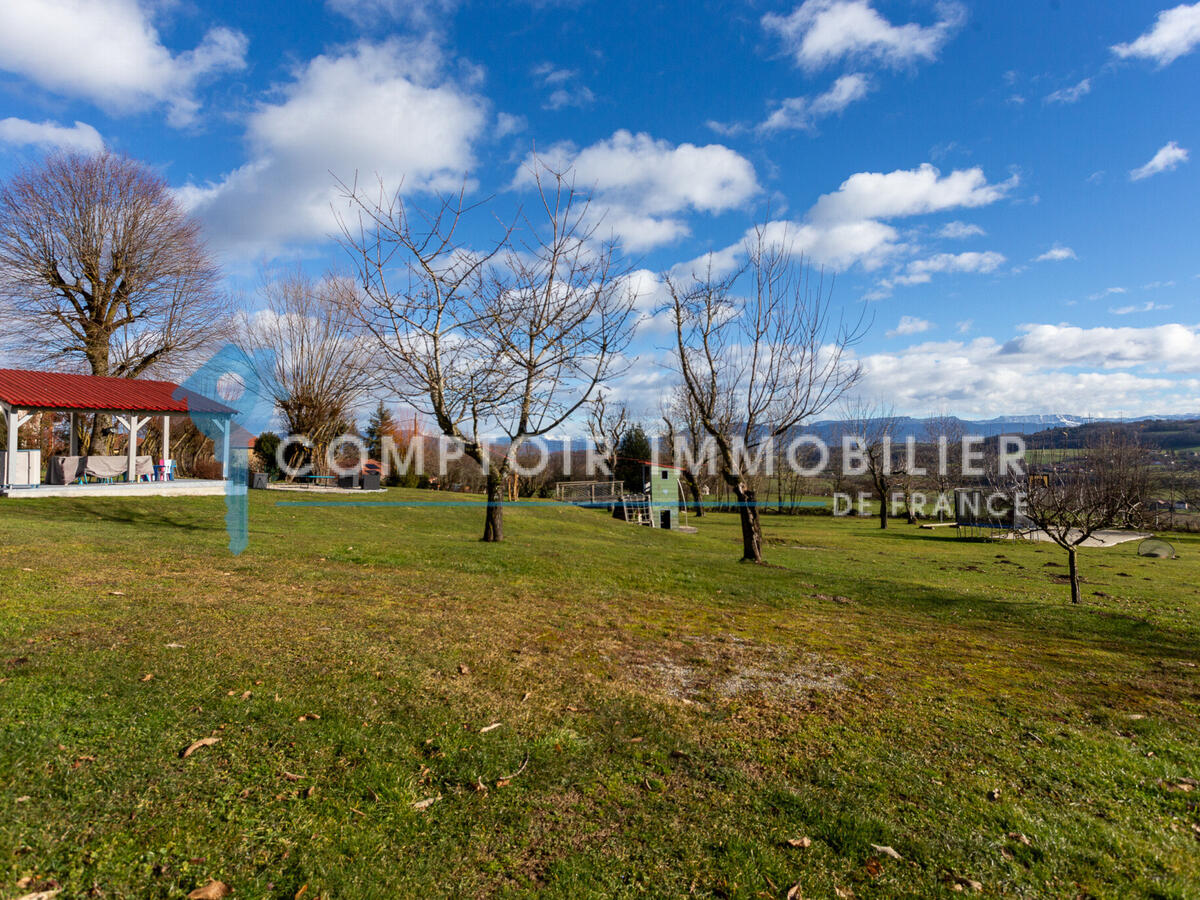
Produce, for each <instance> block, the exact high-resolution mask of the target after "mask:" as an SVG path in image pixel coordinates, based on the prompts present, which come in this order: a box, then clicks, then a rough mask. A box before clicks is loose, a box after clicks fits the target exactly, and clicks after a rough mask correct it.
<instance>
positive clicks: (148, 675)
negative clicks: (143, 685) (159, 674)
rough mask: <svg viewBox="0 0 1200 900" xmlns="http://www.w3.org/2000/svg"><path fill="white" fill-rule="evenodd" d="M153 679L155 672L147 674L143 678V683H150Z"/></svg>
mask: <svg viewBox="0 0 1200 900" xmlns="http://www.w3.org/2000/svg"><path fill="white" fill-rule="evenodd" d="M153 677H154V673H153V672H147V673H146V674H145V675H143V676H142V681H149V680H150V679H151V678H153Z"/></svg>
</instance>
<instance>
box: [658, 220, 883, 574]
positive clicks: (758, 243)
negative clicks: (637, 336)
mask: <svg viewBox="0 0 1200 900" xmlns="http://www.w3.org/2000/svg"><path fill="white" fill-rule="evenodd" d="M746 256H747V260H746V263H745V265H744V266H742V267H741V268H739V269H737V270H735V271H734V272H732V273H731V274H729V275H725V276H720V275H718V274H717V273H716V272H715V271H714V268H713V261H712V257H711V256H710V257H709V261H708V266H707V269H706V270H705V271H703V272H700V273H698V274H693V276H692V278H691V279H690V280H689V281H686V282H685V281H682V280H680V279H678V278H675V277H673V276H671V275H665V276H664V281H665V282H666V285H667V290H668V294H669V297H670V300H669V301H668V307H669V312H670V315H671V321H672V325H673V327H674V331H675V344H676V347H675V349H676V365H677V368H678V370H679V374H680V376H681V379H682V383H683V385H684V387H685V389H686V390H687V392H688V394H689V395H690V396H691V398H692V401H693V402H694V403H695V405H696V411H697V414H698V417H699V420H700V424H701V426H702V427H703V428H704V430H705V432H706V433H707V434H709V435H710V436H711V437H712V438H713V441H714V443H715V445H716V452H717V461H718V466H719V468H720V474H721V477H722V479H723V480H724V482H725V483H726V484H727V485H728V486H729V487H730V489H731V490H732V491H733V492H734V495H735V496H736V497H737V502H738V510H739V513H740V516H741V524H742V559H743V560H744V561H750V562H761V561H762V526H761V523H760V519H759V508H758V495H757V488H756V486H755V482H754V478H753V475H754V473H753V472H752V471H750V469H749V467H748V466H747V464H746V462H747V461H746V459H745V456H746V453H747V452H749V451H750V450H752V449H754V448H756V447H758V446H759V445H760V444H761V443H762V442H764V441H768V440H774V439H775V438H777V437H779V436H781V435H786V434H788V433H789V432H791V431H792V430H793V429H794V428H796V426H798V425H799V424H801V423H802V422H804V421H806V420H807V419H809V418H810V417H812V416H814V415H817V414H819V413H821V412H823V411H824V410H826V409H828V408H829V407H830V406H831V405H833V404H834V403H836V402H837V401H838V400H839V399H840V398H841V397H842V396H843V395H844V394H845V392H846V391H847V390H849V389H850V388H851V387H852V386H853V385H854V384H855V383H856V382H857V381H858V379H859V377H860V371H861V370H860V368H859V366H858V365H857V364H856V363H854V362H853V361H852V360H851V359H850V356H849V350H850V348H851V347H852V346H853V345H854V344H855V343H856V342H857V341H858V339H859V338H860V337H861V335H862V333H863V319H862V318H861V317H859V318H858V319H857V321H854V322H847V321H846V320H845V319H843V318H838V317H835V316H834V306H833V302H832V283H831V284H830V285H829V286H828V287H826V285H825V281H824V278H823V276H822V275H821V274H818V275H817V276H816V277H815V279H814V277H813V273H812V270H811V268H810V267H809V266H808V265H806V264H805V262H804V259H803V258H802V257H797V256H794V255H793V253H792V252H791V250H790V249H789V247H788V236H787V235H786V234H784V235H783V236H782V239H780V240H775V239H772V238H771V237H770V236H769V235H768V231H767V228H766V226H760V227H758V228H756V229H755V231H754V234H753V235H752V236H751V237H750V238H749V239H748V240H747V242H746ZM743 275H745V276H747V281H748V282H749V283H748V285H747V287H748V292H747V294H748V295H747V296H745V297H741V296H738V295H737V294H736V293H735V288H736V286H737V285H738V283H739V282H740V280H741V277H742V276H743Z"/></svg>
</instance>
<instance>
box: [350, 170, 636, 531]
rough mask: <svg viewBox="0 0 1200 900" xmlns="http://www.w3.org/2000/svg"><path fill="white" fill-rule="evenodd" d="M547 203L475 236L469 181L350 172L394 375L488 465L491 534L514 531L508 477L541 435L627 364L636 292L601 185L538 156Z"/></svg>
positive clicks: (376, 320) (355, 251) (540, 191)
mask: <svg viewBox="0 0 1200 900" xmlns="http://www.w3.org/2000/svg"><path fill="white" fill-rule="evenodd" d="M533 176H534V179H533V180H534V183H535V185H536V204H535V206H536V211H535V212H534V213H532V214H522V215H520V216H519V217H518V219H517V221H516V223H515V225H513V226H511V227H506V228H503V229H502V232H501V234H500V235H499V237H498V238H497V239H496V240H495V242H494V243H492V244H491V245H489V246H488V247H487V248H486V249H484V250H482V251H478V250H473V249H471V248H470V247H468V245H467V244H466V243H465V240H464V238H463V237H462V234H461V232H462V228H463V226H464V225H465V219H466V218H467V217H469V216H470V214H471V213H473V212H474V211H476V210H478V209H480V208H481V207H480V206H479V205H475V206H471V205H468V204H467V203H465V202H464V192H460V193H459V195H458V196H457V197H452V198H445V199H443V201H442V202H441V203H440V204H439V205H438V206H437V207H436V208H435V209H434V210H433V211H431V212H428V213H426V212H422V211H419V210H413V209H410V208H409V206H408V205H407V204H406V203H405V202H404V200H403V199H402V198H401V196H400V194H399V193H398V192H397V193H388V192H387V191H386V190H385V189H384V188H383V186H380V189H379V191H378V192H377V193H376V192H374V191H372V192H370V193H363V192H362V191H360V190H359V189H358V188H357V186H356V185H350V186H344V187H345V193H346V196H347V198H348V199H349V200H350V201H351V203H352V205H353V207H354V208H355V209H356V211H357V217H356V218H355V220H354V221H353V222H350V221H346V220H343V221H342V233H343V242H344V245H345V247H346V248H347V250H348V251H349V253H350V256H351V258H352V259H353V260H354V264H355V266H356V267H357V269H358V274H359V277H360V279H361V281H362V288H363V293H364V300H365V302H364V303H363V304H362V305H361V306H360V307H359V316H360V321H361V324H362V326H363V327H364V329H365V331H366V333H367V334H368V335H369V336H370V338H371V339H372V342H373V344H372V345H373V349H374V350H375V351H376V352H377V354H378V357H377V358H378V363H379V365H380V367H381V370H382V371H383V372H384V373H385V375H386V376H387V379H388V383H389V386H390V387H391V389H392V390H393V391H394V392H395V393H396V394H398V395H399V396H400V397H401V399H403V400H404V401H406V402H407V403H409V404H411V405H413V406H414V407H416V408H418V409H419V410H421V411H422V412H425V413H427V414H428V415H429V416H430V417H431V418H432V419H433V421H435V422H436V423H437V426H438V428H439V429H440V430H441V432H442V434H443V435H445V436H446V437H449V438H452V439H453V440H455V441H457V442H458V443H459V444H461V446H462V448H463V452H464V453H465V454H466V456H468V457H470V458H471V459H472V460H474V461H475V462H476V463H477V464H478V465H479V466H480V467H481V469H482V470H483V471H484V473H485V475H486V490H487V508H486V515H485V522H484V531H483V540H485V541H499V540H502V539H503V536H504V526H503V522H504V520H503V498H502V486H503V484H504V480H505V478H506V477H507V476H508V473H509V472H510V471H511V470H512V468H513V464H514V462H515V461H516V459H517V456H518V454H519V452H520V450H521V448H522V446H524V445H525V444H526V443H527V442H528V441H529V440H530V439H532V438H535V437H538V436H540V435H544V434H547V433H549V432H551V431H554V430H556V429H558V428H559V427H560V426H562V425H563V424H564V423H565V422H566V421H567V420H568V419H570V418H571V417H572V416H573V415H575V413H576V412H577V411H578V410H579V409H580V408H581V407H583V405H584V404H585V403H586V402H587V400H588V398H589V397H590V396H591V395H592V393H593V392H594V391H595V390H596V389H597V388H598V387H599V386H600V385H601V384H602V383H603V382H604V381H605V379H606V378H608V377H610V376H611V375H613V374H614V373H615V367H616V366H618V365H619V364H620V361H621V358H622V356H621V353H622V351H623V350H624V348H625V347H626V346H627V344H628V342H629V338H630V336H631V328H632V320H631V316H630V312H631V310H632V307H633V300H634V299H635V298H634V297H633V296H632V295H631V293H630V287H629V281H628V279H627V278H626V277H625V276H626V274H627V273H626V270H625V269H624V268H622V267H621V264H620V262H619V258H618V255H617V252H616V250H615V247H614V245H613V244H612V242H605V241H603V240H601V239H600V238H599V236H598V233H597V230H596V226H595V225H594V224H589V223H590V222H592V221H593V219H592V218H591V217H590V216H589V214H588V200H589V198H588V197H587V196H586V195H584V194H581V193H580V192H578V191H577V190H576V189H575V187H574V184H573V182H572V180H571V176H570V174H569V173H563V172H555V171H551V170H549V169H547V168H545V167H543V166H542V165H541V164H540V163H535V164H534V165H533Z"/></svg>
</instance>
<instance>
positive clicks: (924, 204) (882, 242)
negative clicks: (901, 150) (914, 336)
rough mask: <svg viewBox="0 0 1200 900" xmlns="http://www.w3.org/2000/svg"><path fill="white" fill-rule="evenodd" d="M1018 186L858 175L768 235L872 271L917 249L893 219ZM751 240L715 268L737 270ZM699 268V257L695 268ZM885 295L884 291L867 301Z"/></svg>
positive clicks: (924, 169)
mask: <svg viewBox="0 0 1200 900" xmlns="http://www.w3.org/2000/svg"><path fill="white" fill-rule="evenodd" d="M1017 183H1018V179H1017V177H1016V176H1015V175H1014V176H1013V177H1011V178H1009V179H1008V180H1007V181H1004V182H1000V183H995V184H993V183H990V182H989V181H988V180H987V178H986V177H985V176H984V174H983V170H982V169H979V168H973V169H963V170H956V171H953V172H951V173H949V174H948V175H942V173H941V172H940V171H938V169H936V168H934V167H933V166H931V165H929V164H928V163H925V164H923V165H921V166H919V167H917V168H916V169H897V170H896V171H894V172H886V173H885V172H859V173H857V174H854V175H851V176H850V177H849V178H847V179H846V180H845V181H843V182H842V184H841V185H840V186H839V187H838V189H837V190H836V191H833V192H831V193H828V194H823V195H822V196H821V197H820V198H818V200H817V202H816V203H815V204H813V206H812V208H811V209H809V211H808V213H807V214H806V215H805V216H804V218H803V220H802V221H799V222H789V221H774V222H769V223H767V225H766V226H765V230H764V238H765V239H766V241H767V242H768V243H771V244H776V245H778V246H783V247H787V248H788V249H790V250H791V251H792V252H793V253H797V254H803V255H804V256H806V257H808V258H809V259H810V260H811V261H812V262H814V263H816V264H818V265H821V266H828V267H830V268H834V269H847V268H849V267H851V266H853V265H856V264H857V265H861V266H862V267H863V268H864V269H867V270H868V271H872V270H876V269H878V268H880V267H881V266H883V265H884V264H886V263H888V262H889V261H891V260H892V259H893V258H895V257H896V256H897V255H900V254H902V253H905V252H911V251H912V250H913V249H914V248H912V247H910V246H909V245H907V244H906V243H904V241H903V240H902V238H901V235H900V232H899V231H898V230H897V229H896V228H895V226H893V225H891V224H889V222H890V221H891V220H894V219H900V218H907V217H911V216H919V215H926V214H929V213H936V212H943V211H946V210H951V209H956V208H975V207H980V206H986V205H987V204H990V203H995V202H996V201H997V200H1000V199H1002V198H1003V197H1005V196H1007V195H1008V193H1009V191H1010V190H1012V189H1013V188H1014V187H1015V186H1016V185H1017ZM753 236H754V232H753V231H748V232H747V233H746V235H745V236H744V237H743V239H742V240H741V241H739V242H738V243H736V244H732V245H730V246H728V247H726V248H725V249H723V250H720V251H717V252H716V253H714V254H712V259H713V263H714V265H715V266H716V267H717V268H718V269H722V268H723V269H726V270H728V269H732V267H733V266H734V265H735V264H736V262H737V260H738V258H739V257H740V256H741V255H742V253H743V251H744V246H745V243H746V241H747V240H750V239H751V238H752V237H753ZM946 255H947V256H951V255H952V254H946ZM996 255H997V256H998V255H999V254H996ZM977 256H983V257H986V258H989V259H990V258H991V257H990V256H988V255H987V254H981V255H980V254H977ZM1000 260H1001V261H1003V257H1000ZM700 264H701V261H700V260H697V261H694V262H693V263H691V264H690V265H691V266H692V267H693V268H694V267H696V266H698V265H700ZM881 296H886V293H884V294H877V295H875V296H871V297H869V299H878V298H879V297H881Z"/></svg>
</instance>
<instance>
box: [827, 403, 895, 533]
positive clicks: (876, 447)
mask: <svg viewBox="0 0 1200 900" xmlns="http://www.w3.org/2000/svg"><path fill="white" fill-rule="evenodd" d="M843 418H844V419H845V421H846V427H847V429H848V431H849V434H848V437H850V438H851V439H852V440H853V441H855V442H856V443H857V447H858V451H859V453H860V454H861V460H862V467H863V469H864V474H865V475H866V477H867V479H868V480H869V481H870V482H871V487H872V488H874V490H875V494H876V496H878V497H879V527H880V528H887V527H888V519H889V515H890V509H889V503H890V501H891V497H892V493H893V492H894V491H895V490H896V489H897V488H898V487H902V486H903V485H904V484H905V482H906V479H907V478H908V471H907V468H906V466H905V465H904V463H903V462H902V461H900V460H898V459H897V456H896V452H895V435H896V424H897V423H896V415H895V413H894V411H893V410H892V409H891V407H885V406H880V405H878V404H874V403H870V402H868V401H865V400H861V399H857V400H854V401H851V402H850V403H848V404H847V405H846V407H845V411H844V413H843Z"/></svg>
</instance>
